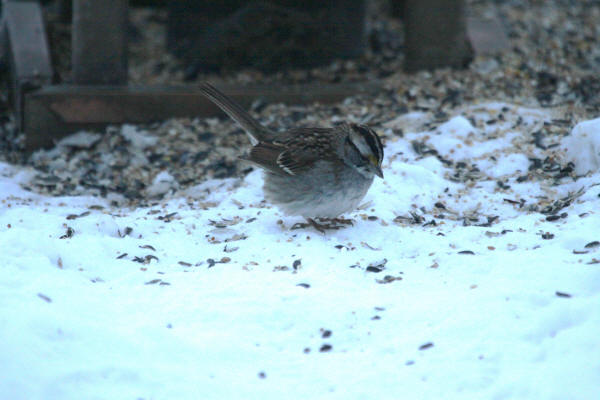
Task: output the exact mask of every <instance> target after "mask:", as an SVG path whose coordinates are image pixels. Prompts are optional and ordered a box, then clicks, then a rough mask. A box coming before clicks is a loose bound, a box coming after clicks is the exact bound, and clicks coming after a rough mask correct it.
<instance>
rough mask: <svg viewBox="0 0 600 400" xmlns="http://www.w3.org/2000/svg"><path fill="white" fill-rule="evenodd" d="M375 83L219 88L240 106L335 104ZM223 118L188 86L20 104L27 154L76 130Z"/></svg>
mask: <svg viewBox="0 0 600 400" xmlns="http://www.w3.org/2000/svg"><path fill="white" fill-rule="evenodd" d="M380 87H381V86H380V84H379V83H377V82H373V83H358V84H334V85H322V84H315V85H301V86H298V85H285V86H283V85H274V84H269V85H261V86H252V87H240V86H227V85H219V88H220V89H221V90H222V91H223V92H224V93H226V94H227V95H229V96H231V97H232V98H233V99H235V100H236V101H238V102H239V103H240V104H242V105H243V106H244V107H249V106H250V104H251V103H252V102H253V101H254V100H257V99H262V100H264V101H265V102H268V103H279V102H281V103H287V104H306V103H313V102H319V103H323V104H325V103H336V102H340V101H342V100H344V99H345V98H347V97H350V96H354V95H358V94H364V93H373V92H375V91H377V90H380ZM216 115H223V114H222V112H221V111H220V110H219V108H218V107H216V106H215V105H214V104H213V103H211V102H210V101H209V100H208V99H206V98H205V97H204V96H203V95H202V94H201V93H200V91H199V90H197V89H196V88H194V87H193V86H185V87H183V86H182V87H128V86H115V87H107V86H46V87H44V88H42V89H40V90H38V91H35V92H33V93H29V94H28V95H27V96H26V99H25V115H24V116H25V133H26V143H27V148H28V149H35V148H39V147H46V146H51V145H52V144H53V143H54V141H56V140H58V139H59V138H61V137H62V136H65V135H67V134H69V133H73V132H76V131H78V130H81V129H101V128H102V127H104V126H106V125H109V124H122V123H148V122H153V121H162V120H166V119H169V118H184V117H191V118H193V117H209V116H216Z"/></svg>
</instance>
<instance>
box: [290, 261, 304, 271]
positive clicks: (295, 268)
mask: <svg viewBox="0 0 600 400" xmlns="http://www.w3.org/2000/svg"><path fill="white" fill-rule="evenodd" d="M301 266H302V260H301V259H298V260H294V263H293V264H292V267H293V268H294V270H298V269H299V268H300V267H301Z"/></svg>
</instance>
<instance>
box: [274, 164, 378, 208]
mask: <svg viewBox="0 0 600 400" xmlns="http://www.w3.org/2000/svg"><path fill="white" fill-rule="evenodd" d="M310 174H311V173H307V174H304V175H302V176H281V175H277V174H273V173H269V172H267V173H266V174H265V185H264V191H265V198H266V199H267V201H269V202H270V203H272V204H275V205H276V206H278V207H279V208H280V209H281V210H282V211H283V212H284V213H285V214H287V215H301V216H303V217H305V218H317V217H321V218H335V217H337V216H339V215H340V214H343V213H346V212H349V211H352V210H354V209H356V207H357V206H358V205H359V203H360V202H361V200H362V199H363V198H364V197H365V195H366V194H367V191H368V190H369V187H370V186H371V183H372V182H373V178H371V179H368V178H365V177H364V176H363V175H361V174H360V173H358V172H357V171H356V170H354V169H351V168H344V169H343V171H340V172H339V173H338V174H333V173H332V174H318V175H317V174H314V176H311V175H310Z"/></svg>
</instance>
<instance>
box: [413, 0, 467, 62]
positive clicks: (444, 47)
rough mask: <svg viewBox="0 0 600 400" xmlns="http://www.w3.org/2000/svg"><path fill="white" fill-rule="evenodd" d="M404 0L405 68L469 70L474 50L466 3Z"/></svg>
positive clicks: (441, 0) (438, 0)
mask: <svg viewBox="0 0 600 400" xmlns="http://www.w3.org/2000/svg"><path fill="white" fill-rule="evenodd" d="M404 1H405V10H404V15H405V18H404V26H405V33H406V35H405V37H406V55H405V57H406V58H405V60H404V67H405V69H406V70H407V71H408V72H414V71H418V70H421V69H434V68H441V67H454V68H464V67H466V66H467V64H468V63H469V61H470V60H471V59H472V58H473V50H472V48H471V45H470V43H469V40H468V37H467V31H466V23H465V20H466V18H465V6H464V0H404Z"/></svg>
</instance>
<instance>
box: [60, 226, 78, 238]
mask: <svg viewBox="0 0 600 400" xmlns="http://www.w3.org/2000/svg"><path fill="white" fill-rule="evenodd" d="M74 234H75V230H74V229H73V228H71V227H70V226H68V227H67V231H66V232H65V234H64V235H62V236H61V237H60V238H59V239H70V238H72V237H73V235H74Z"/></svg>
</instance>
